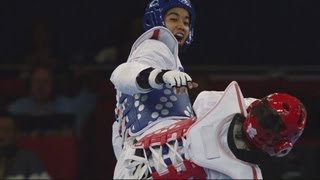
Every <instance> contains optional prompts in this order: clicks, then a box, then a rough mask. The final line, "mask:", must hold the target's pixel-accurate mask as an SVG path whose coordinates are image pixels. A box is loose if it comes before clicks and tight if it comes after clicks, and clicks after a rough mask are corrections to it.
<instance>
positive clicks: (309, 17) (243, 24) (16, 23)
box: [0, 0, 320, 65]
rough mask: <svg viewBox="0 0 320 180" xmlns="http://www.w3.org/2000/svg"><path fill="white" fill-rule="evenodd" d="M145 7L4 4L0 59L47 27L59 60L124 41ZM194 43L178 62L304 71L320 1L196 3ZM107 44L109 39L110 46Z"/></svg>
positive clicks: (18, 51) (15, 53)
mask: <svg viewBox="0 0 320 180" xmlns="http://www.w3.org/2000/svg"><path fill="white" fill-rule="evenodd" d="M146 2H147V1H146V0H139V1H129V0H127V1H113V2H112V3H110V2H109V1H87V2H84V1H48V0H29V1H21V0H20V1H19V0H3V1H1V3H0V10H1V14H0V15H1V16H0V17H1V34H0V39H1V41H0V47H1V53H0V58H1V59H2V60H3V61H5V62H6V63H13V62H14V61H19V60H18V59H19V56H21V55H22V53H23V52H24V51H25V50H26V48H27V47H28V45H30V33H31V28H32V26H33V25H34V24H35V23H38V22H45V23H47V24H48V26H49V28H50V31H51V32H52V36H54V38H52V39H53V40H52V41H53V42H52V44H53V46H54V48H55V52H56V53H57V55H59V56H62V57H66V58H70V57H72V56H73V55H75V54H77V53H79V52H81V51H84V50H87V51H88V50H94V49H95V48H97V46H98V44H101V43H102V42H104V43H107V42H110V41H112V42H114V41H118V42H119V41H125V39H124V38H123V36H124V32H125V31H124V29H125V27H126V26H127V24H128V20H130V18H131V17H134V16H136V15H142V13H143V11H144V8H145V5H146ZM193 4H194V7H195V8H196V26H195V38H194V43H193V45H192V46H191V48H190V49H192V50H190V51H189V52H188V56H186V57H188V58H186V59H185V60H184V61H185V63H188V64H195V65H199V64H200V65H201V64H217V65H230V64H236V65H261V64H271V65H279V64H280V65H285V64H290V65H306V64H307V65H309V64H312V65H313V64H318V59H319V53H318V49H319V46H320V45H319V41H320V36H319V30H320V28H319V25H318V24H319V23H318V22H319V16H320V11H319V2H318V1H311V0H281V1H276V0H272V1H254V0H251V1H247V0H246V1H235V0H224V1H194V2H193ZM111 39H112V40H111Z"/></svg>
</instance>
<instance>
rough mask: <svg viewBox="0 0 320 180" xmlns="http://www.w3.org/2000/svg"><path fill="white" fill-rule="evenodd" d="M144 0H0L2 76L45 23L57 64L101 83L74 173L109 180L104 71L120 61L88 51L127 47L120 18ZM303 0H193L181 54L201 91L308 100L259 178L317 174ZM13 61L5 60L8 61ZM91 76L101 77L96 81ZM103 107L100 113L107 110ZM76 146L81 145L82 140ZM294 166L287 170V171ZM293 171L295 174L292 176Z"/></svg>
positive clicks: (315, 83)
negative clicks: (294, 139) (295, 136)
mask: <svg viewBox="0 0 320 180" xmlns="http://www.w3.org/2000/svg"><path fill="white" fill-rule="evenodd" d="M146 4H147V0H125V1H107V0H104V1H97V0H91V1H87V2H84V1H53V0H50V1H49V0H28V1H26V0H2V1H1V2H0V64H1V75H6V77H7V75H8V73H9V74H10V78H12V77H11V76H12V75H16V74H18V73H16V72H18V71H19V70H21V69H23V67H24V64H23V62H22V58H23V57H24V55H25V54H26V53H27V52H28V51H29V50H30V48H31V46H32V35H31V34H32V28H33V27H34V26H35V25H36V24H39V23H44V24H46V25H47V26H48V28H49V31H50V37H51V39H50V40H51V41H50V43H51V44H50V45H51V48H52V49H53V52H54V56H56V57H58V59H59V61H61V62H59V63H62V64H66V65H70V66H73V65H75V64H80V65H81V66H83V67H85V68H88V69H90V70H92V72H93V73H94V74H95V75H96V74H97V72H98V75H99V78H100V79H102V81H101V85H103V86H105V84H107V85H106V86H105V87H104V89H103V91H102V95H103V98H101V102H99V103H100V105H101V104H102V105H101V106H97V107H99V108H97V111H98V114H99V115H97V116H98V117H95V118H94V120H92V123H89V125H87V127H86V128H85V133H84V134H85V136H84V137H83V139H82V141H81V144H82V148H80V152H81V153H82V154H81V153H80V156H81V158H80V159H81V162H80V163H79V166H80V167H79V169H80V171H79V175H80V176H82V177H83V178H84V179H86V178H92V177H98V178H103V179H110V178H111V177H112V172H113V168H111V169H110V166H111V167H113V166H114V163H115V159H114V155H113V152H112V144H111V125H112V122H113V118H114V116H113V108H114V100H115V98H114V95H115V94H114V93H115V92H114V90H113V87H112V85H111V84H110V82H109V81H108V79H109V77H110V74H111V71H112V69H113V68H114V67H115V66H116V65H118V64H119V63H121V62H124V61H125V60H126V59H125V58H126V56H127V53H122V54H120V55H118V56H117V59H116V60H115V61H111V62H104V63H102V64H101V63H97V62H95V61H94V60H93V57H94V55H95V54H97V52H99V50H101V49H102V48H103V47H106V46H113V45H116V46H121V45H123V44H131V43H132V42H133V40H132V39H130V38H128V33H129V32H130V31H131V29H130V28H128V25H129V23H130V22H131V21H132V20H133V18H134V17H137V16H138V17H139V16H142V15H143V13H144V8H145V6H146ZM319 4H320V3H319V1H311V0H271V1H257V0H250V1H247V0H245V1H239V0H224V1H215V0H194V1H193V5H194V7H195V9H196V25H195V36H194V43H193V44H192V45H191V46H190V47H189V49H188V51H187V52H186V53H184V54H182V55H181V60H182V63H183V64H184V65H185V69H186V70H189V71H190V74H191V75H193V77H194V79H196V80H197V81H200V82H201V83H203V84H201V83H200V89H199V90H198V91H197V92H195V93H194V94H192V98H193V99H194V98H195V97H196V93H198V92H200V90H208V89H214V90H223V89H224V88H225V87H226V86H227V85H228V83H229V82H230V81H232V80H236V81H238V82H239V84H240V86H241V87H242V91H243V94H244V95H245V96H254V97H262V96H264V95H266V94H268V93H272V92H275V91H283V92H288V93H291V94H293V95H296V96H298V97H299V98H300V99H301V100H302V101H303V102H304V103H305V105H306V106H307V109H308V124H307V128H306V132H305V133H304V135H303V138H304V141H302V142H301V143H300V144H299V145H298V147H297V148H296V149H295V150H294V151H293V153H292V154H291V155H290V156H288V157H287V158H286V159H284V160H283V159H280V160H274V161H270V162H268V163H267V164H266V165H265V166H264V167H263V172H264V173H265V174H266V177H273V178H274V177H276V178H280V177H284V174H285V173H288V174H289V175H287V176H286V177H289V179H290V178H292V179H293V178H294V177H295V176H294V175H292V174H290V173H292V172H294V173H295V172H297V173H298V175H297V176H298V177H317V176H318V177H319V175H318V173H317V172H316V170H317V168H316V164H315V163H317V162H319V160H320V159H319V155H318V153H317V152H319V151H318V150H319V147H320V146H319V132H318V127H319V110H318V107H319V101H320V91H319V89H320V87H319V86H320V78H319V75H320V73H319V72H320V68H319V66H318V65H320V62H319V59H320V53H319V49H320V35H319V34H320V33H319V32H320V28H319V18H320V8H319V7H320V6H319ZM8 65H13V66H8ZM99 82H100V81H99ZM106 109H107V110H106ZM83 144H84V145H83ZM294 173H293V174H294ZM299 173H300V174H299Z"/></svg>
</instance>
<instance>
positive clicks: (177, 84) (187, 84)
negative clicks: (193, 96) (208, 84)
mask: <svg viewBox="0 0 320 180" xmlns="http://www.w3.org/2000/svg"><path fill="white" fill-rule="evenodd" d="M162 80H163V82H164V83H166V84H169V85H170V86H171V87H172V88H173V89H174V91H175V93H176V94H184V93H186V92H187V88H189V89H192V88H196V87H198V83H195V82H193V81H192V78H191V77H190V76H189V75H188V74H187V73H184V72H181V71H176V70H172V71H167V72H165V73H164V74H163V76H162Z"/></svg>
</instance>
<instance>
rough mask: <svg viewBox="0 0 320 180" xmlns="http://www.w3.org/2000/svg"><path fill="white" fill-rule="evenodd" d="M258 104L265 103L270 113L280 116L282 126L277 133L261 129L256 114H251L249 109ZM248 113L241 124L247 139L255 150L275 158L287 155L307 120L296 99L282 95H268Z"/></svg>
mask: <svg viewBox="0 0 320 180" xmlns="http://www.w3.org/2000/svg"><path fill="white" fill-rule="evenodd" d="M260 103H265V104H266V105H267V107H268V108H269V109H270V110H271V111H273V112H275V113H276V114H278V115H279V116H280V118H279V119H281V121H282V122H280V124H282V125H281V129H280V130H279V131H278V132H275V131H272V130H270V129H265V128H263V127H262V126H261V123H259V120H258V119H257V116H256V114H255V113H251V112H252V111H251V109H252V108H254V107H255V106H257V105H258V104H260ZM248 111H249V112H248V116H247V117H246V120H245V121H244V124H243V131H244V134H245V135H246V137H247V139H248V140H249V142H250V143H252V144H253V145H255V146H256V147H257V148H259V149H261V150H263V151H265V152H267V153H268V154H269V155H271V156H277V157H282V156H285V155H286V154H288V153H289V151H290V150H291V148H292V146H293V144H294V143H295V142H296V141H297V140H298V138H299V137H300V136H301V134H302V132H303V130H304V127H305V124H306V119H307V112H306V109H305V107H304V105H303V104H302V103H301V102H300V101H299V100H298V99H297V98H295V97H293V96H290V95H288V94H283V93H274V94H270V95H269V96H267V97H265V98H264V99H263V100H257V101H255V102H253V103H252V104H251V105H250V106H249V108H248ZM267 120H268V119H267Z"/></svg>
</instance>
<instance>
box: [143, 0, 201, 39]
mask: <svg viewBox="0 0 320 180" xmlns="http://www.w3.org/2000/svg"><path fill="white" fill-rule="evenodd" d="M194 23H195V12H194V9H193V7H192V5H191V3H190V1H189V0H152V1H151V2H150V3H149V4H148V6H147V8H146V12H145V14H144V18H143V28H144V30H145V31H147V30H149V29H151V28H153V27H155V26H165V27H167V28H168V29H169V30H170V31H171V32H172V33H173V35H174V36H175V37H176V38H177V40H178V42H179V44H180V45H184V44H186V45H190V44H191V42H192V40H193V32H194Z"/></svg>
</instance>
